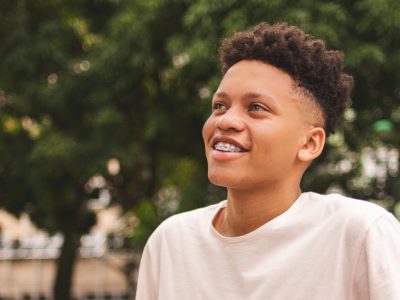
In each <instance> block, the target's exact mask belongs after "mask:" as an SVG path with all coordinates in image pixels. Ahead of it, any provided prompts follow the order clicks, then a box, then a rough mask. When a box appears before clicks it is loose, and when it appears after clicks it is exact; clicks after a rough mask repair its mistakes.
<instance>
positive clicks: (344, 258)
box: [136, 193, 400, 300]
mask: <svg viewBox="0 0 400 300" xmlns="http://www.w3.org/2000/svg"><path fill="white" fill-rule="evenodd" d="M223 206H226V201H223V202H221V203H219V204H215V205H211V206H208V207H205V208H200V209H197V210H194V211H190V212H185V213H182V214H178V215H175V216H173V217H171V218H169V219H167V220H166V221H164V222H163V223H162V224H161V225H160V226H159V227H158V228H157V229H156V231H155V232H154V233H153V235H152V236H151V237H150V239H149V240H148V243H147V245H146V247H145V249H144V252H143V255H142V261H141V265H140V271H139V278H138V287H137V296H136V299H138V300H153V299H154V300H155V299H160V300H193V299H201V300H208V299H210V300H219V299H224V300H236V299H238V300H239V299H240V300H244V299H246V300H247V299H250V300H253V299H254V300H257V299H260V300H261V299H262V300H265V299H268V300H292V299H295V300H313V299H318V300H329V299H332V300H333V299H334V300H342V299H346V300H347V299H349V300H351V299H354V300H355V299H357V300H368V299H374V300H399V299H400V224H399V222H398V221H397V220H396V219H395V218H394V216H393V215H391V214H390V213H388V212H387V211H386V210H384V209H383V208H381V207H379V206H377V205H374V204H371V203H368V202H365V201H361V200H355V199H350V198H346V197H343V196H340V195H336V194H333V195H328V196H324V195H320V194H316V193H303V194H302V195H301V196H300V197H299V198H298V199H297V200H296V202H295V203H294V204H293V205H292V206H291V207H290V208H289V209H288V210H287V211H286V212H284V213H283V214H281V215H279V216H278V217H276V218H274V219H273V220H271V221H269V222H268V223H266V224H264V225H263V226H261V227H259V228H257V229H256V230H254V231H252V232H250V233H248V234H245V235H242V236H239V237H225V236H222V235H220V234H219V233H218V232H217V231H216V230H215V228H214V227H213V225H212V220H213V218H214V217H215V215H216V214H217V212H218V211H219V210H220V209H221V207H223Z"/></svg>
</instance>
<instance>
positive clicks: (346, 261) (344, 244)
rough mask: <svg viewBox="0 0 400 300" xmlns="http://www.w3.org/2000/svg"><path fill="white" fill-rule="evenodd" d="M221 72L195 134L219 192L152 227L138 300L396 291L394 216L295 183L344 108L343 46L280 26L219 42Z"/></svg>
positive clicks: (308, 299)
mask: <svg viewBox="0 0 400 300" xmlns="http://www.w3.org/2000/svg"><path fill="white" fill-rule="evenodd" d="M220 55H221V60H222V65H223V74H224V76H223V79H222V81H221V83H220V85H219V87H218V90H217V91H216V92H215V94H214V97H213V100H212V113H211V115H210V117H209V119H208V120H207V122H206V123H205V124H204V128H203V138H204V144H205V152H206V156H207V161H208V176H209V179H210V181H211V182H212V183H213V184H216V185H220V186H224V187H226V188H227V191H228V196H227V200H225V201H222V202H221V203H219V204H216V205H212V206H209V207H205V208H201V209H197V210H195V211H191V212H186V213H183V214H179V215H176V216H173V217H171V218H169V219H168V220H166V221H165V222H164V223H163V224H162V225H161V226H160V227H159V228H158V229H157V230H156V231H155V232H154V233H153V235H152V236H151V237H150V239H149V241H148V243H147V245H146V248H145V250H144V252H143V256H142V262H141V265H140V274H139V281H138V290H137V299H139V300H153V299H161V300H169V299H171V300H186V299H202V300H205V299H213V300H218V299H229V300H235V299H240V300H243V299H251V300H253V299H263V300H264V299H270V300H271V299H278V300H287V299H296V300H312V299H318V300H327V299H335V300H339V299H340V300H341V299H354V300H356V299H357V300H367V299H375V300H378V299H379V300H383V299H385V300H398V299H400V225H399V223H398V222H397V220H396V219H395V218H394V217H393V216H392V215H391V214H389V213H388V212H386V211H385V210H384V209H382V208H380V207H378V206H376V205H374V204H371V203H368V202H365V201H360V200H355V199H350V198H345V197H343V196H340V195H336V194H333V195H328V196H325V195H319V194H316V193H311V192H308V193H302V192H301V190H300V180H301V178H302V176H303V174H304V171H305V170H306V169H307V167H308V166H309V165H310V163H311V162H312V161H313V159H315V158H316V157H318V156H319V155H320V154H321V152H322V149H323V147H324V143H325V138H326V136H327V135H329V134H330V133H332V132H333V131H334V128H335V124H336V121H337V120H338V118H339V116H340V115H341V114H342V112H343V110H344V109H345V108H346V106H347V104H348V102H349V98H350V92H351V89H352V84H353V81H352V77H351V76H349V75H347V74H344V73H343V72H342V61H343V58H342V55H341V54H340V53H338V52H336V51H330V50H327V49H326V48H325V45H324V43H323V42H322V41H321V40H317V39H315V38H313V37H311V36H309V35H306V34H305V33H304V32H302V31H301V30H300V29H299V28H297V27H294V26H289V25H287V24H275V25H272V26H271V25H268V24H265V23H262V24H260V25H258V26H257V27H255V28H254V29H252V30H249V31H246V32H240V33H236V34H235V35H234V36H233V37H231V38H228V39H226V40H224V41H223V43H222V45H221V48H220Z"/></svg>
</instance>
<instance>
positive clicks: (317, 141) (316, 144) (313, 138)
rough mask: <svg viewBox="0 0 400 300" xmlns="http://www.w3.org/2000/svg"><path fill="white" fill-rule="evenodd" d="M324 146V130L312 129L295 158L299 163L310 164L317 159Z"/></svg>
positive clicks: (319, 128)
mask: <svg viewBox="0 0 400 300" xmlns="http://www.w3.org/2000/svg"><path fill="white" fill-rule="evenodd" d="M324 145H325V130H324V129H323V128H321V127H314V128H312V129H311V130H310V131H309V132H308V133H307V136H306V141H305V142H304V144H303V145H302V147H301V148H300V149H299V152H298V154H297V157H298V159H299V160H300V161H303V162H311V161H312V160H314V159H315V158H317V157H318V156H319V155H320V154H321V152H322V150H323V149H324Z"/></svg>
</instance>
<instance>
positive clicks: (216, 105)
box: [212, 102, 226, 111]
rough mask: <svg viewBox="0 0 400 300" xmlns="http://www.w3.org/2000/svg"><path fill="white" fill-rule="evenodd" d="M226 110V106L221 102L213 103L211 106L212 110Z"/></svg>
mask: <svg viewBox="0 0 400 300" xmlns="http://www.w3.org/2000/svg"><path fill="white" fill-rule="evenodd" d="M223 109H226V105H225V104H224V103H221V102H215V103H213V105H212V110H213V111H214V110H223Z"/></svg>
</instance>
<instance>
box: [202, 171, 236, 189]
mask: <svg viewBox="0 0 400 300" xmlns="http://www.w3.org/2000/svg"><path fill="white" fill-rule="evenodd" d="M221 173H222V172H212V171H209V172H208V179H209V180H210V182H211V183H212V184H214V185H218V186H222V187H226V188H228V187H234V186H237V185H238V184H240V178H239V177H238V174H232V172H225V173H224V174H221ZM229 173H231V174H229Z"/></svg>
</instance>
